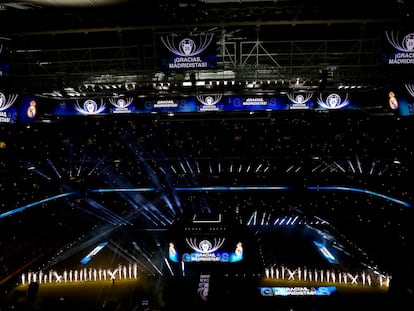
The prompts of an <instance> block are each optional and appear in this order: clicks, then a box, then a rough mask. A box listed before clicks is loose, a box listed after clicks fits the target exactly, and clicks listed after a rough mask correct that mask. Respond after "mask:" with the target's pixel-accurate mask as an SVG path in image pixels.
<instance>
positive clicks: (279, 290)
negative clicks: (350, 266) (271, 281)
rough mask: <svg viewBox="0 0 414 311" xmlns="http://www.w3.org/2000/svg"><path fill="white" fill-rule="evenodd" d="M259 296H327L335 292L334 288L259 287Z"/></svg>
mask: <svg viewBox="0 0 414 311" xmlns="http://www.w3.org/2000/svg"><path fill="white" fill-rule="evenodd" d="M259 291H260V295H261V296H264V297H274V296H329V295H331V294H332V293H334V292H336V286H319V287H313V286H312V287H307V286H297V287H288V286H274V287H259Z"/></svg>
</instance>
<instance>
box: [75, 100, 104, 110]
mask: <svg viewBox="0 0 414 311" xmlns="http://www.w3.org/2000/svg"><path fill="white" fill-rule="evenodd" d="M105 108H106V106H105V103H104V102H103V100H101V102H100V104H98V103H97V102H96V101H95V100H93V99H87V100H85V101H84V102H83V103H82V104H80V103H79V101H76V103H75V110H76V111H77V112H79V113H81V114H99V113H102V112H103V111H104V110H105Z"/></svg>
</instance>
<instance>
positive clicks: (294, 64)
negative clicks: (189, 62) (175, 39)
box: [0, 0, 414, 94]
mask: <svg viewBox="0 0 414 311" xmlns="http://www.w3.org/2000/svg"><path fill="white" fill-rule="evenodd" d="M39 3H46V4H43V5H42V4H39ZM51 3H53V4H51ZM59 3H62V4H59ZM63 3H65V2H64V1H61V2H59V1H53V2H52V1H49V2H48V1H17V2H16V1H6V2H3V3H0V8H1V10H0V37H1V38H2V41H3V43H4V45H5V47H6V48H7V51H8V57H9V59H10V64H11V68H10V70H11V73H10V75H11V78H10V79H8V81H7V82H5V83H7V87H10V88H12V89H17V90H18V91H20V92H22V91H24V92H28V93H35V94H40V93H47V92H51V91H53V90H55V89H61V88H64V87H73V88H75V89H79V88H81V87H82V86H83V85H85V84H87V83H124V82H139V83H144V84H145V83H151V82H152V81H153V80H154V77H155V76H156V74H157V73H159V72H160V71H161V69H160V55H159V53H160V51H159V47H160V36H161V35H165V34H171V33H175V34H185V35H189V34H199V33H205V32H213V33H215V35H216V37H215V38H216V39H217V50H218V51H217V53H218V59H219V63H218V68H217V70H216V71H215V73H216V74H217V76H218V77H220V74H222V73H223V72H224V71H230V72H232V73H233V74H234V76H235V78H236V79H241V80H249V79H274V80H277V79H280V80H284V81H289V83H293V81H296V80H297V78H299V79H300V80H301V81H308V82H309V81H310V82H311V83H318V81H321V80H322V79H325V80H327V81H326V82H327V86H328V87H329V86H332V87H337V86H338V85H339V84H341V83H345V84H347V83H348V84H364V85H369V86H370V87H378V86H383V85H384V84H388V83H390V80H392V81H393V82H396V81H404V82H406V81H407V80H408V79H410V78H411V75H410V74H409V72H407V70H401V69H393V71H390V69H389V68H387V69H384V68H383V67H382V66H381V64H380V57H381V48H382V43H383V40H384V32H385V31H386V30H404V29H407V28H408V29H409V27H411V26H412V21H413V19H412V13H413V11H414V10H413V4H411V2H409V1H395V0H392V1H385V2H382V3H381V4H378V3H377V2H372V3H371V2H365V5H364V7H361V6H360V5H359V3H358V1H343V2H338V1H329V2H325V1H290V0H286V1H196V0H193V1H188V0H187V1H184V0H183V1H159V0H156V1H149V2H146V3H145V6H144V5H143V3H142V2H140V1H112V2H111V1H106V2H105V1H103V2H99V1H95V2H90V1H88V2H86V1H85V2H84V3H87V4H86V5H80V4H79V3H82V1H79V2H71V1H69V2H66V3H72V5H68V4H66V5H65V4H63ZM91 3H94V4H91ZM76 4H78V5H76ZM164 74H165V77H168V78H170V79H172V80H174V79H182V78H183V77H182V73H180V74H179V75H178V74H177V72H164ZM184 76H185V73H184ZM390 76H392V79H390Z"/></svg>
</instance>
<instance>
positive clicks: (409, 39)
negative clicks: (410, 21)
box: [381, 31, 414, 66]
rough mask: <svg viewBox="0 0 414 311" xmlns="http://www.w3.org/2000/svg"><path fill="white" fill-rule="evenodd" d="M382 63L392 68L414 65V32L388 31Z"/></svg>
mask: <svg viewBox="0 0 414 311" xmlns="http://www.w3.org/2000/svg"><path fill="white" fill-rule="evenodd" d="M381 61H382V63H383V64H386V65H390V66H396V65H402V66H406V65H414V32H401V31H386V32H385V40H384V48H383V53H382V60H381Z"/></svg>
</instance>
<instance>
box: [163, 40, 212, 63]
mask: <svg viewBox="0 0 414 311" xmlns="http://www.w3.org/2000/svg"><path fill="white" fill-rule="evenodd" d="M161 49H162V50H161V52H160V55H161V69H163V70H173V71H180V70H206V69H215V68H216V67H217V52H216V39H215V35H214V33H203V34H199V35H189V36H179V35H175V34H170V35H165V36H161Z"/></svg>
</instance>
